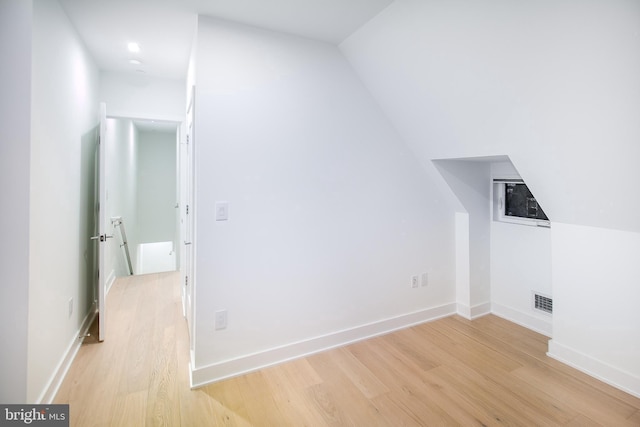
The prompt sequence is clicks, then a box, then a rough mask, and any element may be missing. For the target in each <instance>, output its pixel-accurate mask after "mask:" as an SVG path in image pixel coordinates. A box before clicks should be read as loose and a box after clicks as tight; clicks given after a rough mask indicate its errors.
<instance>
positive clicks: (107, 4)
mask: <svg viewBox="0 0 640 427" xmlns="http://www.w3.org/2000/svg"><path fill="white" fill-rule="evenodd" d="M392 2H393V0H268V1H267V0H233V1H221V0H109V1H104V0H60V3H61V4H62V6H63V7H64V9H65V11H66V13H67V15H68V16H69V18H70V20H71V22H72V23H73V25H74V26H75V28H76V29H77V31H78V33H79V34H80V36H81V37H82V39H83V40H84V42H85V44H86V45H87V48H88V49H89V51H90V52H91V53H92V55H93V57H94V59H95V61H96V63H97V64H98V66H99V67H100V68H101V69H103V70H110V71H129V72H139V73H145V74H148V75H154V76H158V77H165V78H172V79H183V78H184V77H185V74H186V69H187V61H188V56H189V52H190V48H191V43H192V41H193V36H194V34H195V27H196V16H197V14H202V15H207V16H212V17H216V18H221V19H226V20H230V21H235V22H238V23H242V24H247V25H253V26H256V27H261V28H265V29H269V30H275V31H281V32H285V33H291V34H296V35H300V36H302V37H308V38H312V39H317V40H321V41H326V42H329V43H334V44H337V43H340V42H341V41H343V40H344V39H345V38H346V37H347V36H349V35H350V34H352V33H353V32H354V31H355V30H357V29H358V28H359V27H361V26H362V25H363V24H365V23H366V22H367V21H369V20H370V19H371V18H373V17H374V16H375V15H376V14H378V13H379V12H380V11H382V10H383V9H384V8H385V7H387V6H388V5H389V4H391V3H392ZM132 41H135V42H137V43H138V44H139V45H140V48H141V51H140V53H139V54H131V53H129V52H128V51H127V43H129V42H132ZM131 59H137V60H139V61H140V62H141V64H131V63H130V62H129V60H131Z"/></svg>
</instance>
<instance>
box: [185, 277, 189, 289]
mask: <svg viewBox="0 0 640 427" xmlns="http://www.w3.org/2000/svg"><path fill="white" fill-rule="evenodd" d="M184 286H185V287H187V286H189V276H184Z"/></svg>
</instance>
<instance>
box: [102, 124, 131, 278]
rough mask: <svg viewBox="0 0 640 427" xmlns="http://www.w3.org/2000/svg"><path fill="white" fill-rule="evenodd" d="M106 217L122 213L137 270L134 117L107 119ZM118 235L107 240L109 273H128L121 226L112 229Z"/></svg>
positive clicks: (117, 275) (122, 274)
mask: <svg viewBox="0 0 640 427" xmlns="http://www.w3.org/2000/svg"><path fill="white" fill-rule="evenodd" d="M106 141H107V147H106V155H107V162H106V164H107V166H106V178H107V188H106V190H107V218H109V219H110V218H113V217H122V219H123V221H124V226H125V230H126V233H127V244H128V246H129V254H130V256H131V263H132V266H133V268H134V271H135V266H136V246H137V244H138V242H139V239H138V232H137V230H138V180H137V176H138V158H139V136H138V129H137V128H136V126H135V125H134V124H133V121H132V120H131V119H120V118H119V119H114V118H108V119H107V138H106ZM110 232H112V233H113V234H114V236H115V238H114V239H113V240H107V248H108V249H107V259H106V265H107V274H109V276H108V277H111V272H112V271H113V274H114V275H115V276H116V277H121V276H127V275H129V267H128V266H127V264H126V259H125V256H124V253H123V249H122V248H121V247H120V245H121V244H122V243H123V242H122V240H121V235H120V230H119V229H113V228H111V229H110Z"/></svg>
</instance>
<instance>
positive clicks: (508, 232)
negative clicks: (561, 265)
mask: <svg viewBox="0 0 640 427" xmlns="http://www.w3.org/2000/svg"><path fill="white" fill-rule="evenodd" d="M514 178H515V179H519V178H520V174H519V173H518V171H517V170H516V169H515V168H514V167H513V164H512V163H511V162H510V161H504V162H495V163H492V164H491V179H492V180H493V179H514ZM525 184H526V183H525ZM534 196H535V194H534ZM493 197H494V194H493V192H492V198H493ZM491 208H492V209H491V211H492V212H491V218H492V221H491V311H492V312H493V313H495V314H497V315H499V316H502V317H504V318H507V319H509V320H511V321H513V322H516V323H519V324H521V325H523V326H526V327H528V328H530V329H533V330H535V331H538V332H541V333H543V334H545V335H547V336H551V333H552V320H553V318H552V317H551V316H549V315H548V314H546V313H542V312H540V311H539V310H535V309H534V308H533V292H534V291H535V292H536V293H540V294H542V295H546V296H549V297H552V298H553V289H552V286H551V230H550V229H549V228H546V227H537V226H528V225H522V224H512V223H507V222H500V221H496V220H493V218H494V213H493V203H492V205H491ZM543 208H544V206H543Z"/></svg>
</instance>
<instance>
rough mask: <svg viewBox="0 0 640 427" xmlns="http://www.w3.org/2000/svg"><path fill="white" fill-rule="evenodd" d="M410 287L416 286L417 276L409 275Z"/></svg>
mask: <svg viewBox="0 0 640 427" xmlns="http://www.w3.org/2000/svg"><path fill="white" fill-rule="evenodd" d="M411 287H412V288H417V287H418V276H411Z"/></svg>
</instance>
